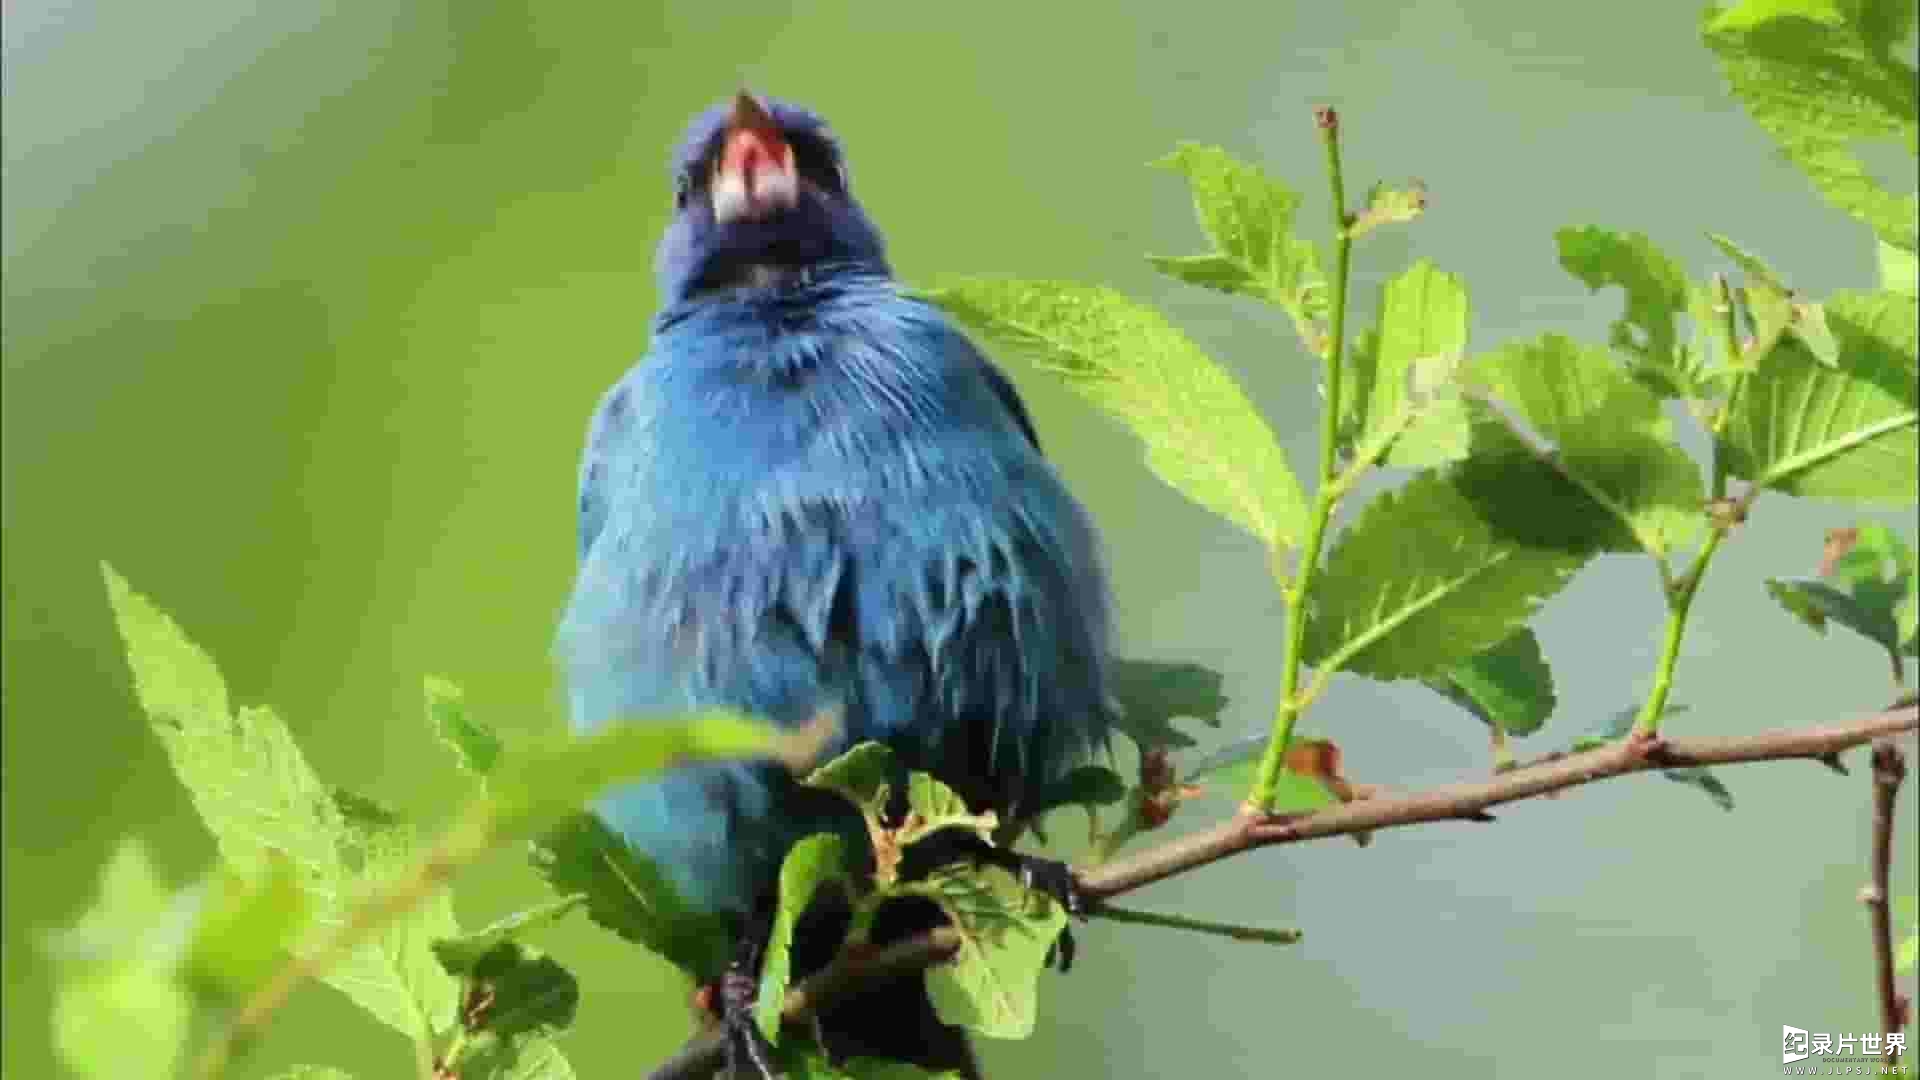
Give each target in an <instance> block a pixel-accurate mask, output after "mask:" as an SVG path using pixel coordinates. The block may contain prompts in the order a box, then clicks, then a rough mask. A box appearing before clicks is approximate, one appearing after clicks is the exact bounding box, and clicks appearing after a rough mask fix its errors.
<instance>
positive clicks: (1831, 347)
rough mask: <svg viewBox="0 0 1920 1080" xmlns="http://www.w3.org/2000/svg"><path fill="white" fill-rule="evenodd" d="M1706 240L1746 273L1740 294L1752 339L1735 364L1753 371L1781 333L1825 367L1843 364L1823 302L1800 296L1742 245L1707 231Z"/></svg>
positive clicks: (1771, 348) (1778, 339)
mask: <svg viewBox="0 0 1920 1080" xmlns="http://www.w3.org/2000/svg"><path fill="white" fill-rule="evenodd" d="M1707 239H1709V240H1711V241H1713V243H1714V246H1716V247H1718V248H1719V249H1720V250H1721V251H1722V252H1725V253H1726V255H1727V257H1728V258H1731V259H1732V260H1733V261H1734V262H1735V263H1736V264H1738V265H1739V267H1740V268H1741V269H1742V270H1744V271H1745V272H1746V275H1747V283H1746V285H1745V286H1744V287H1743V288H1742V289H1741V290H1740V295H1741V296H1742V297H1743V298H1744V299H1745V300H1746V304H1747V317H1748V321H1749V323H1750V325H1749V327H1748V329H1749V330H1750V331H1751V332H1752V334H1753V342H1752V344H1750V345H1749V346H1747V348H1746V349H1745V350H1743V351H1742V352H1741V353H1739V354H1738V356H1737V357H1736V358H1735V366H1737V367H1738V368H1740V369H1741V370H1744V371H1751V370H1752V369H1753V368H1754V367H1755V366H1756V365H1758V364H1759V362H1760V361H1761V359H1762V358H1763V357H1765V356H1766V355H1767V354H1768V353H1769V352H1771V351H1772V350H1773V347H1774V346H1775V345H1776V344H1778V343H1779V341H1780V339H1781V337H1782V336H1790V337H1792V338H1793V339H1794V340H1796V341H1798V342H1799V343H1800V344H1801V345H1803V346H1805V348H1806V353H1805V355H1807V356H1809V357H1812V358H1813V360H1814V361H1815V362H1816V363H1818V364H1820V365H1821V366H1822V367H1838V366H1839V365H1840V346H1839V343H1838V342H1836V341H1835V340H1834V338H1833V331H1832V330H1831V329H1830V328H1829V327H1828V326H1827V316H1826V309H1825V308H1824V307H1823V306H1822V305H1820V304H1816V303H1811V302H1808V301H1804V300H1800V299H1797V298H1796V296H1795V294H1794V291H1793V290H1792V289H1790V288H1788V287H1787V285H1786V283H1785V282H1784V281H1783V280H1781V277H1780V275H1779V274H1777V273H1775V272H1774V270H1773V268H1772V267H1770V266H1768V265H1767V263H1766V261H1765V260H1763V259H1761V258H1760V257H1759V256H1758V255H1755V254H1753V253H1752V252H1750V251H1748V250H1746V249H1745V248H1743V247H1741V246H1740V245H1739V244H1736V243H1734V242H1733V241H1732V240H1729V239H1727V238H1726V237H1724V236H1721V235H1720V234H1719V233H1708V234H1707Z"/></svg>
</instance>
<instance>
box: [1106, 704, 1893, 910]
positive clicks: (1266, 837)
mask: <svg viewBox="0 0 1920 1080" xmlns="http://www.w3.org/2000/svg"><path fill="white" fill-rule="evenodd" d="M1917 728H1920V704H1915V703H1913V702H1902V703H1901V704H1899V705H1896V706H1894V707H1892V708H1890V709H1887V710H1885V711H1883V712H1879V713H1875V714H1873V715H1871V716H1867V717H1863V718H1861V719H1858V720H1853V721H1850V722H1848V723H1844V724H1835V725H1823V726H1820V727H1808V728H1794V729H1788V730H1781V731H1765V732H1761V733H1759V734H1756V735H1741V736H1732V737H1724V738H1683V739H1666V738H1661V739H1654V740H1647V739H1635V738H1628V739H1625V740H1622V741H1620V742H1615V743H1609V744H1608V745H1606V746H1602V747H1599V748H1597V749H1593V750H1588V751H1585V752H1584V753H1578V754H1569V755H1567V756H1566V757H1563V758H1559V759H1556V760H1552V761H1546V762H1541V763H1539V764H1535V765H1529V766H1523V767H1521V768H1517V769H1513V770H1510V771H1508V772H1504V773H1501V774H1500V775H1499V776H1496V777H1494V778H1493V779H1491V780H1484V781H1481V782H1479V783H1472V784H1451V785H1448V786H1446V787H1442V788H1435V789H1433V790H1432V791H1425V792H1417V793H1414V794H1411V795H1399V796H1388V797H1383V798H1374V799H1364V800H1360V801H1357V802H1350V803H1344V804H1342V805H1340V806H1336V807H1332V808H1330V809H1326V810H1321V811H1317V812H1315V813H1312V814H1308V815H1306V816H1304V817H1297V818H1292V819H1262V818H1257V817H1252V816H1249V815H1247V814H1244V813H1243V814H1241V815H1239V816H1237V817H1235V818H1233V819H1231V820H1229V821H1224V822H1221V823H1220V824H1218V825H1215V826H1213V827H1212V828H1210V829H1203V830H1201V831H1200V832H1197V833H1191V834H1189V835H1187V836H1183V837H1180V838H1179V839H1177V840H1173V841H1170V842H1168V843H1165V844H1160V845H1158V846H1156V847H1153V848H1149V849H1148V850H1146V851H1142V852H1140V853H1139V854H1137V855H1132V856H1129V857H1127V858H1124V859H1119V860H1116V861H1114V862H1111V863H1108V864H1106V865H1104V866H1100V867H1096V868H1095V869H1092V870H1089V871H1087V872H1086V873H1084V874H1082V875H1081V877H1080V887H1081V891H1082V893H1083V894H1085V895H1086V896H1087V897H1088V898H1090V899H1096V900H1104V899H1107V898H1109V897H1114V896H1119V895H1120V894H1122V893H1127V892H1131V891H1133V890H1134V889H1137V888H1140V887H1141V886H1143V885H1149V884H1152V883H1153V882H1156V881H1159V880H1161V879H1163V878H1168V877H1172V876H1174V875H1175V874H1182V873H1185V872H1187V871H1189V870H1192V869H1194V868H1195V867H1199V866H1205V865H1206V864H1208V863H1210V862H1217V861H1218V860H1220V859H1224V858H1226V857H1227V856H1229V855H1236V854H1238V853H1240V852H1242V851H1248V850H1251V849H1253V848H1262V847H1273V846H1276V845H1279V844H1292V843H1298V842H1299V841H1302V840H1317V839H1319V838H1321V837H1326V836H1345V835H1349V834H1353V833H1366V832H1374V831H1377V830H1380V829H1391V828H1394V827H1397V826H1401V825H1420V824H1425V823H1427V822H1431V821H1473V820H1485V815H1486V811H1487V810H1488V809H1489V808H1491V807H1495V806H1499V805H1500V804H1502V803H1510V802H1515V801H1517V800H1520V799H1531V798H1535V797H1537V796H1540V795H1546V794H1550V793H1552V792H1556V791H1564V790H1566V789H1567V788H1571V787H1579V786H1580V785H1582V784H1590V783H1592V782H1593V781H1595V780H1605V779H1607V778H1609V777H1614V776H1625V775H1628V774H1630V773H1637V772H1646V771H1648V770H1651V769H1669V768H1679V767H1684V766H1692V765H1734V764H1739V763H1743V762H1749V761H1785V760H1793V759H1796V758H1810V759H1813V760H1821V759H1825V758H1829V757H1831V756H1832V755H1834V754H1837V753H1839V752H1840V751H1842V750H1847V749H1850V748H1852V747H1855V746H1859V745H1861V744H1863V743H1867V742H1871V741H1873V740H1874V739H1876V738H1881V737H1883V736H1888V735H1897V734H1900V733H1902V732H1911V731H1914V730H1915V729H1917Z"/></svg>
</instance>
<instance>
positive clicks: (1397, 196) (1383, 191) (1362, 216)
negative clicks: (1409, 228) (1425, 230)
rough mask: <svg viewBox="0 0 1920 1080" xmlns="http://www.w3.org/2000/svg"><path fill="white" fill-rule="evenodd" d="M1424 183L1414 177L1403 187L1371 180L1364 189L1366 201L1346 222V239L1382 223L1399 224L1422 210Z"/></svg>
mask: <svg viewBox="0 0 1920 1080" xmlns="http://www.w3.org/2000/svg"><path fill="white" fill-rule="evenodd" d="M1426 209H1427V186H1426V185H1425V184H1423V183H1421V182H1420V181H1418V180H1415V181H1413V182H1412V183H1410V184H1408V185H1407V186H1406V187H1404V188H1390V187H1387V186H1386V185H1385V184H1375V185H1373V186H1372V187H1370V188H1368V189H1367V205H1366V208H1365V209H1363V210H1361V211H1360V212H1359V213H1358V214H1355V215H1354V216H1353V223H1352V224H1350V225H1348V226H1347V237H1348V239H1352V240H1358V239H1359V238H1360V237H1362V236H1365V235H1366V234H1367V233H1370V232H1372V231H1373V230H1375V229H1377V228H1379V227H1380V226H1382V225H1403V224H1405V223H1407V222H1409V221H1412V220H1413V219H1414V218H1417V217H1419V216H1420V215H1421V214H1423V213H1425V212H1426Z"/></svg>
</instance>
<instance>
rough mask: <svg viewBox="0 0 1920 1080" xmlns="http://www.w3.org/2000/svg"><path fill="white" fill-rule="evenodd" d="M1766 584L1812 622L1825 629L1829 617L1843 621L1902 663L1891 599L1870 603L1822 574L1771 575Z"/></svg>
mask: <svg viewBox="0 0 1920 1080" xmlns="http://www.w3.org/2000/svg"><path fill="white" fill-rule="evenodd" d="M1766 585H1767V591H1768V592H1769V593H1771V594H1773V598H1774V599H1775V600H1778V601H1779V602H1780V606H1781V607H1783V608H1786V609H1787V610H1788V611H1789V612H1791V613H1792V614H1794V615H1796V616H1798V617H1799V619H1800V621H1802V622H1804V623H1806V624H1807V625H1808V626H1810V627H1812V628H1814V629H1815V630H1818V631H1820V632H1821V633H1825V632H1826V628H1827V623H1828V622H1829V621H1832V622H1836V623H1839V624H1840V625H1841V626H1844V627H1846V628H1847V629H1849V630H1851V631H1853V632H1854V633H1856V634H1859V635H1860V636H1861V637H1863V638H1866V639H1867V640H1868V641H1871V642H1873V643H1874V644H1876V645H1878V646H1880V647H1881V648H1883V649H1885V650H1886V651H1887V655H1889V656H1891V657H1892V658H1893V663H1894V664H1895V666H1896V667H1898V666H1899V665H1900V662H1901V661H1900V652H1901V639H1900V627H1899V624H1898V623H1896V622H1895V621H1894V617H1893V609H1892V604H1891V602H1890V603H1889V604H1888V605H1887V606H1885V607H1868V606H1867V605H1866V604H1863V603H1861V602H1860V601H1859V600H1857V599H1855V598H1854V597H1852V596H1850V595H1848V594H1847V593H1844V592H1842V591H1840V590H1839V589H1836V588H1834V587H1833V586H1832V585H1829V584H1827V583H1826V582H1824V581H1821V580H1819V579H1818V578H1802V577H1787V578H1768V579H1767V581H1766Z"/></svg>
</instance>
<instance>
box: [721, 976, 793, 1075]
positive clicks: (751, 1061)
mask: <svg viewBox="0 0 1920 1080" xmlns="http://www.w3.org/2000/svg"><path fill="white" fill-rule="evenodd" d="M759 993H760V984H759V982H758V981H757V980H756V979H754V977H753V976H752V975H749V974H747V973H746V972H744V971H741V970H739V969H738V968H737V967H736V968H734V969H731V970H729V971H728V972H727V973H726V974H725V975H722V976H720V995H719V996H720V1024H721V1028H722V1030H723V1031H724V1032H725V1034H726V1039H727V1067H726V1072H725V1074H724V1075H726V1076H727V1077H728V1078H729V1080H738V1078H744V1077H751V1078H753V1080H779V1076H780V1074H779V1073H777V1072H775V1071H774V1068H773V1045H772V1044H771V1043H769V1042H767V1037H766V1035H764V1034H762V1033H761V1031H760V1025H759V1023H758V1022H756V1021H755V1020H754V1017H753V1003H754V1000H755V998H757V997H758V996H759Z"/></svg>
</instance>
